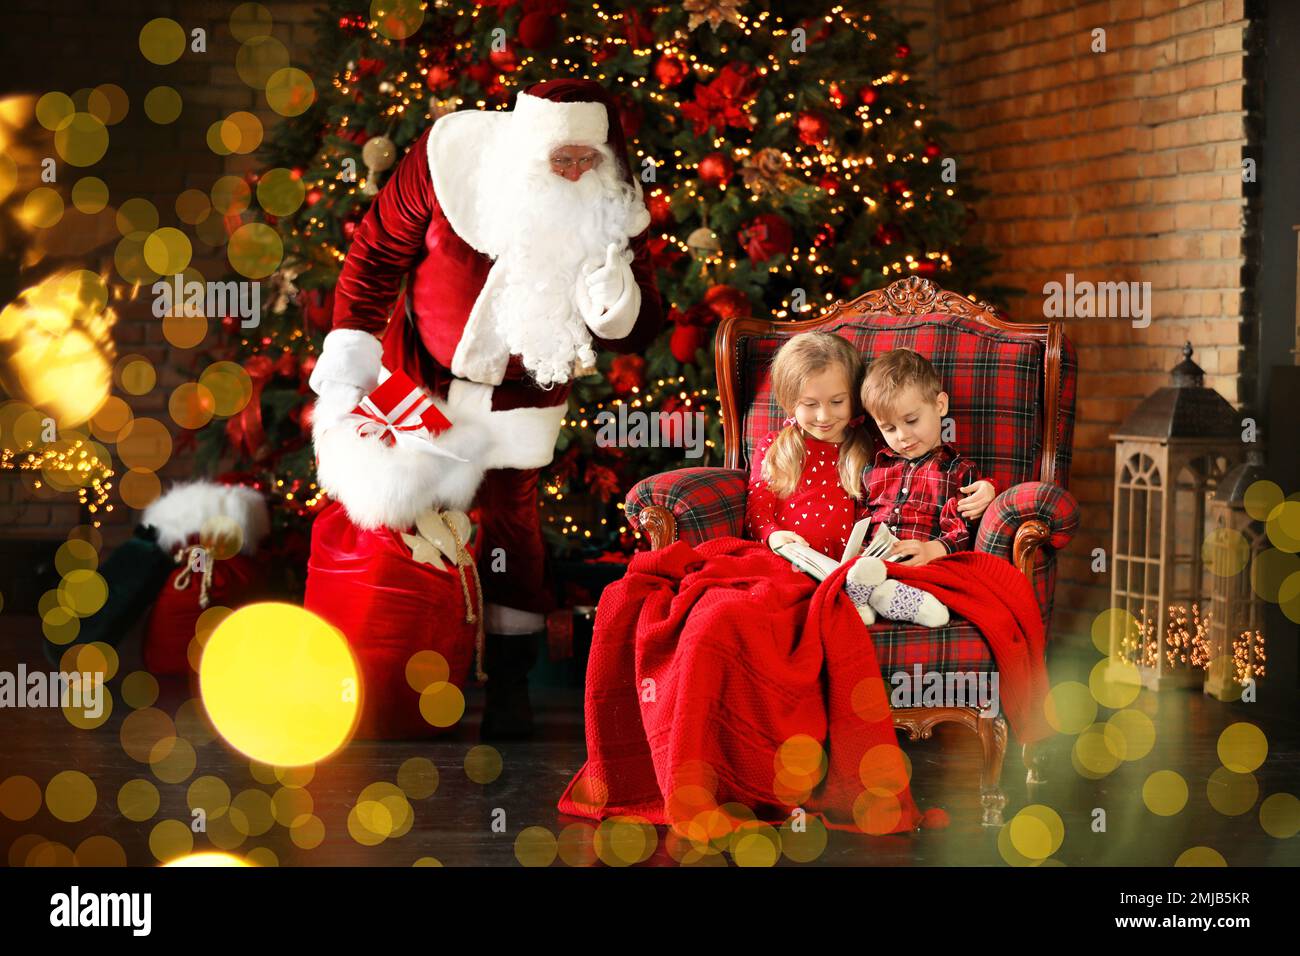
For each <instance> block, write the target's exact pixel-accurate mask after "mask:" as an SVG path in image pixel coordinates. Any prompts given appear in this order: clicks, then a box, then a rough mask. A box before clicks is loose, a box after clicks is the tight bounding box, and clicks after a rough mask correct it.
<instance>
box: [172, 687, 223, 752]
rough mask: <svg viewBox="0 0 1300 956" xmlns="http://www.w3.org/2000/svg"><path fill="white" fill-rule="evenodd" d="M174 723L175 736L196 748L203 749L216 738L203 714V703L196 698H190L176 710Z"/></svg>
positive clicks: (206, 717)
mask: <svg viewBox="0 0 1300 956" xmlns="http://www.w3.org/2000/svg"><path fill="white" fill-rule="evenodd" d="M175 723H176V734H177V736H180V737H184V738H185V739H186V740H188V741H189V742H190V743H192V744H193V745H194V746H196V747H204V746H206V745H208V744H210V743H212V741H214V740H216V738H217V732H216V730H214V729H213V727H212V723H211V721H209V720H208V715H207V714H205V713H204V712H203V703H202V702H201V701H199V700H198V699H197V698H190V699H189V700H187V701H185V702H184V703H183V704H181V705H180V706H179V707H177V708H176V717H175Z"/></svg>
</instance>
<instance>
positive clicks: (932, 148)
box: [925, 143, 943, 159]
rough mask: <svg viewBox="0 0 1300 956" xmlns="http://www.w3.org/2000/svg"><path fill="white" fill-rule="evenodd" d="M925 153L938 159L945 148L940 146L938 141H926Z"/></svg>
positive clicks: (931, 157)
mask: <svg viewBox="0 0 1300 956" xmlns="http://www.w3.org/2000/svg"><path fill="white" fill-rule="evenodd" d="M925 155H926V156H928V157H929V158H930V159H938V158H939V157H940V156H942V155H943V150H942V149H940V148H939V144H938V143H926V144H925Z"/></svg>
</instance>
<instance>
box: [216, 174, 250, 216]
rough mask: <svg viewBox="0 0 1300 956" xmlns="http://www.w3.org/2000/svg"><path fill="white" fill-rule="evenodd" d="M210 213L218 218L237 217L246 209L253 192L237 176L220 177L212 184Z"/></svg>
mask: <svg viewBox="0 0 1300 956" xmlns="http://www.w3.org/2000/svg"><path fill="white" fill-rule="evenodd" d="M210 196H211V198H212V211H213V212H215V213H217V214H218V215H220V216H237V215H239V214H240V213H242V212H243V211H244V210H246V209H247V208H248V205H249V202H250V201H251V199H252V196H253V191H252V189H250V188H249V186H248V183H246V182H244V180H243V179H241V178H240V177H239V176H222V177H221V178H220V179H218V180H217V181H216V182H215V183H213V184H212V191H211V193H210Z"/></svg>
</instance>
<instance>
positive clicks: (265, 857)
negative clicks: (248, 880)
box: [244, 846, 280, 866]
mask: <svg viewBox="0 0 1300 956" xmlns="http://www.w3.org/2000/svg"><path fill="white" fill-rule="evenodd" d="M244 859H245V860H247V861H248V863H249V865H250V866H279V865H280V858H279V857H277V856H276V855H275V851H274V850H272V849H271V848H270V847H269V846H259V847H254V848H253V849H251V850H249V851H248V852H247V853H245V854H244Z"/></svg>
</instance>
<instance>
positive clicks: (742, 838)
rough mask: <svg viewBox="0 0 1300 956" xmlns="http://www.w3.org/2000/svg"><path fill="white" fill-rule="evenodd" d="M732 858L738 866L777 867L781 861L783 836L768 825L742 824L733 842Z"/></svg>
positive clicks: (750, 822) (737, 829) (757, 823)
mask: <svg viewBox="0 0 1300 956" xmlns="http://www.w3.org/2000/svg"><path fill="white" fill-rule="evenodd" d="M731 858H732V859H733V860H735V862H736V865H737V866H743V867H757V868H762V867H771V866H776V864H777V863H778V862H779V861H780V859H781V835H780V834H779V833H778V832H777V831H776V830H775V829H774V828H773V827H772V826H770V825H769V824H766V823H760V822H758V821H749V822H745V823H741V824H740V826H738V827H737V828H736V833H735V836H734V837H733V838H732V841H731Z"/></svg>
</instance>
